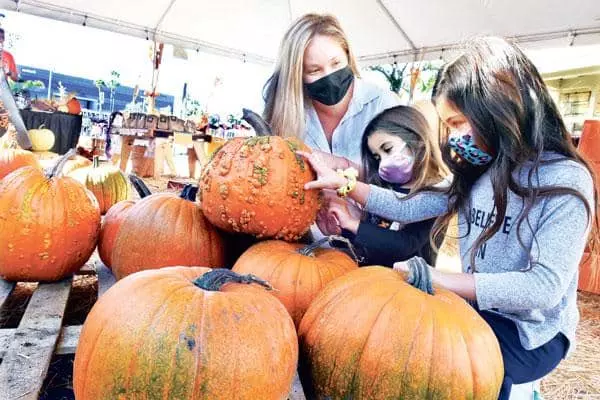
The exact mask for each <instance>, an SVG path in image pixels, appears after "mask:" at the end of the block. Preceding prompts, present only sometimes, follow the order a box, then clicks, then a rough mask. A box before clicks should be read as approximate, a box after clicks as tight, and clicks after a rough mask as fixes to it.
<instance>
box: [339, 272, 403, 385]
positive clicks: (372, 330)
mask: <svg viewBox="0 0 600 400" xmlns="http://www.w3.org/2000/svg"><path fill="white" fill-rule="evenodd" d="M376 285H379V282H377V281H373V286H376ZM364 289H365V291H367V290H368V287H365V288H364ZM400 294H402V293H401V292H400V291H396V292H395V293H392V294H391V295H390V297H389V298H388V299H387V300H385V301H384V302H383V304H382V305H381V308H380V309H379V311H378V312H377V315H376V316H375V319H373V323H372V324H371V329H370V330H369V333H368V334H367V337H366V338H365V341H364V343H363V345H362V346H361V349H360V352H359V355H358V359H357V360H356V363H355V364H354V366H355V369H354V374H353V376H352V380H351V381H350V385H349V386H350V390H351V393H350V394H351V395H353V396H356V395H358V393H353V392H352V391H354V390H356V391H358V387H357V385H358V382H356V379H357V376H356V375H357V374H356V372H357V371H358V370H360V361H361V359H362V356H363V354H364V352H365V348H366V347H367V344H368V343H369V338H370V337H371V335H372V334H373V332H374V331H375V326H376V325H377V322H378V321H379V318H380V317H381V315H382V314H383V311H384V310H385V308H386V307H387V306H388V305H389V304H391V303H392V302H393V301H394V300H395V298H396V296H398V295H400ZM336 364H337V363H336ZM331 375H332V376H333V373H332V374H331ZM329 386H331V381H330V382H329Z"/></svg>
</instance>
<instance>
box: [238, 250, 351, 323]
mask: <svg viewBox="0 0 600 400" xmlns="http://www.w3.org/2000/svg"><path fill="white" fill-rule="evenodd" d="M337 239H338V240H339V239H342V240H343V239H344V238H337ZM325 240H326V241H330V240H331V239H330V238H326V239H325ZM322 243H324V241H319V242H316V243H313V244H311V245H308V246H304V245H302V244H297V243H287V242H283V241H279V240H270V241H266V242H261V243H258V244H255V245H254V246H252V247H250V248H249V249H248V250H247V251H246V252H245V253H244V254H242V256H241V257H240V258H239V259H238V260H237V262H236V263H235V265H234V266H233V271H235V272H237V273H239V274H253V275H256V276H258V277H259V278H262V279H264V280H266V281H268V282H269V283H270V284H271V285H273V287H274V288H275V289H276V291H274V292H272V294H273V295H274V296H275V297H277V298H278V299H279V300H280V301H281V302H282V303H283V305H284V306H285V308H286V309H287V310H288V312H289V313H290V315H291V316H292V319H293V320H294V323H295V324H296V326H299V325H300V321H301V320H302V317H303V316H304V313H305V312H306V310H307V309H308V306H310V303H311V302H312V301H313V299H314V298H315V297H316V296H317V294H319V292H320V291H321V290H322V289H323V288H324V287H325V286H326V285H327V284H328V283H329V282H331V281H332V280H334V279H335V278H337V277H340V276H342V275H344V274H346V273H348V272H350V271H353V270H355V269H357V268H358V264H357V263H356V262H355V261H354V260H353V259H352V258H350V257H349V256H348V255H346V254H345V253H343V252H341V251H339V250H336V249H321V248H319V246H320V245H321V244H322Z"/></svg>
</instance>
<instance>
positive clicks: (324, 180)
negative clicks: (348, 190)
mask: <svg viewBox="0 0 600 400" xmlns="http://www.w3.org/2000/svg"><path fill="white" fill-rule="evenodd" d="M296 153H297V154H298V155H300V156H302V157H304V158H305V159H306V160H307V161H308V163H309V164H310V166H311V167H312V169H313V170H314V171H315V173H316V174H317V180H316V181H312V182H308V183H306V184H305V185H304V189H305V190H311V189H333V190H337V189H339V188H340V187H342V186H344V185H345V184H346V182H347V179H346V178H344V177H343V176H340V175H338V174H337V172H335V170H334V169H332V168H330V167H329V166H328V165H327V163H326V162H325V160H324V159H323V157H322V156H321V155H320V154H319V153H321V152H319V153H316V152H315V153H307V152H304V151H297V152H296Z"/></svg>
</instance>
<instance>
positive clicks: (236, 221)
mask: <svg viewBox="0 0 600 400" xmlns="http://www.w3.org/2000/svg"><path fill="white" fill-rule="evenodd" d="M299 149H302V150H304V151H310V150H308V148H307V147H306V146H305V145H304V144H303V143H302V142H300V141H299V140H297V139H294V138H281V137H278V136H262V137H253V138H249V139H242V138H238V139H233V140H229V141H228V142H227V143H226V144H225V145H223V147H221V149H219V150H218V151H217V152H216V153H215V154H214V155H213V158H212V160H211V161H210V162H209V163H208V165H207V166H206V168H205V170H204V172H203V173H202V177H201V179H200V192H201V193H200V200H201V203H202V210H203V211H204V215H205V216H206V218H207V219H208V220H209V221H210V222H211V223H213V224H214V225H215V226H217V227H219V228H221V229H223V230H225V231H228V232H236V233H237V232H241V233H247V234H251V235H254V236H256V237H257V238H275V239H283V240H287V241H294V240H298V239H300V238H301V237H302V236H303V235H304V234H305V233H306V232H307V231H308V228H309V227H310V225H311V224H312V223H313V222H314V221H315V219H316V215H317V211H318V209H319V193H318V191H316V190H309V191H306V190H304V184H305V183H307V182H309V181H311V180H314V179H315V178H316V177H315V174H314V172H313V171H312V170H311V168H310V166H309V165H308V164H307V163H305V161H304V160H303V159H302V158H301V157H300V156H298V155H297V154H296V150H299Z"/></svg>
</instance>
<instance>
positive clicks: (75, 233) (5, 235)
mask: <svg viewBox="0 0 600 400" xmlns="http://www.w3.org/2000/svg"><path fill="white" fill-rule="evenodd" d="M72 154H73V153H72V152H69V153H67V155H66V156H65V157H63V158H62V159H60V161H59V162H58V163H57V164H56V166H55V167H54V168H53V169H52V171H51V172H50V173H49V174H48V175H47V176H46V175H44V173H43V172H42V171H41V170H40V169H39V168H36V167H24V168H20V169H18V170H16V171H14V172H12V173H11V174H9V175H7V176H6V177H5V178H4V179H3V180H2V181H0V220H1V221H2V228H1V229H0V243H1V244H2V245H1V246H0V276H2V277H3V278H5V279H8V280H14V281H55V280H60V279H62V278H65V277H66V276H68V275H70V274H72V273H73V272H75V271H77V270H79V268H81V266H83V264H85V262H86V261H87V260H88V259H89V258H90V256H91V254H92V252H93V251H94V249H95V248H96V241H97V239H98V233H99V231H100V210H99V208H98V202H97V201H96V199H95V198H94V196H93V195H92V193H90V192H89V191H88V190H87V189H86V188H85V187H84V186H83V185H82V184H81V183H79V182H77V181H76V180H74V179H73V178H69V177H63V176H59V174H60V171H61V168H62V165H63V164H64V162H65V161H66V160H67V158H68V157H69V156H71V155H72Z"/></svg>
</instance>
